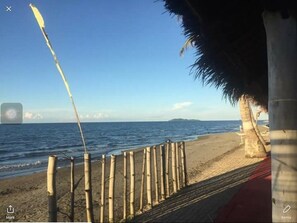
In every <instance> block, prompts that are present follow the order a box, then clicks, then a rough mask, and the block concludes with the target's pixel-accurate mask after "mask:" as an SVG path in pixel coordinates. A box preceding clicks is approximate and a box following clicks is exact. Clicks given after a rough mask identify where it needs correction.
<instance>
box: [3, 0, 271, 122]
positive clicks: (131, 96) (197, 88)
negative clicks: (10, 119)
mask: <svg viewBox="0 0 297 223" xmlns="http://www.w3.org/2000/svg"><path fill="white" fill-rule="evenodd" d="M30 3H33V4H34V5H35V6H36V7H37V8H38V9H39V11H40V13H41V14H42V16H43V18H44V21H45V29H46V32H47V34H48V36H49V38H50V41H51V43H52V46H53V48H54V50H55V52H56V54H57V57H58V60H59V61H60V64H61V67H62V69H63V71H64V73H65V75H66V78H67V80H68V83H69V85H70V89H71V92H72V95H73V98H74V101H75V104H76V107H77V109H78V112H79V115H80V118H81V121H83V122H89V121H90V122H113V121H166V120H169V119H173V118H188V119H200V120H239V119H240V114H239V109H238V107H237V105H236V106H232V105H231V104H230V103H229V102H228V101H226V100H225V99H223V98H222V91H221V90H220V89H215V88H214V87H211V86H203V85H202V83H201V81H200V80H195V79H194V76H193V75H191V74H190V72H191V70H190V66H191V65H192V64H193V63H194V61H195V51H194V49H189V50H187V51H186V53H185V55H184V56H183V57H180V56H179V51H180V49H181V47H182V46H183V44H184V42H185V40H186V37H185V36H184V35H183V31H182V28H181V24H180V22H179V21H178V19H177V18H176V17H174V16H173V15H170V14H169V13H168V12H166V11H165V9H164V6H163V2H162V1H154V0H143V1H139V0H127V1H115V0H109V1H107V0H105V1H102V0H84V1H82V0H63V1H57V0H51V1H46V0H35V1H34V0H32V1H26V0H22V1H20V0H1V1H0V22H1V26H0V38H1V41H0V49H1V54H0V103H5V102H8V103H12V102H19V103H21V104H22V105H23V113H24V122H73V121H74V120H75V116H74V112H73V109H72V105H71V101H70V99H69V97H68V94H67V91H66V89H65V86H64V83H63V81H62V79H61V76H60V74H59V72H58V71H57V69H56V66H55V64H54V60H53V58H52V55H51V54H50V51H49V49H48V48H47V46H46V44H45V40H44V38H43V36H42V34H41V31H40V29H39V27H38V25H37V22H36V20H35V18H34V15H33V13H32V11H31V9H30V8H29V4H30ZM8 8H9V9H8ZM263 117H264V118H266V117H265V116H262V118H263Z"/></svg>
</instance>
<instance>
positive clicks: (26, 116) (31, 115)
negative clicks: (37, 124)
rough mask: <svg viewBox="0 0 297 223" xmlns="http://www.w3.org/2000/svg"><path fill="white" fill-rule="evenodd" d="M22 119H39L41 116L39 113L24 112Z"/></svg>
mask: <svg viewBox="0 0 297 223" xmlns="http://www.w3.org/2000/svg"><path fill="white" fill-rule="evenodd" d="M24 119H27V120H39V119H43V116H42V115H41V114H40V113H33V112H25V114H24Z"/></svg>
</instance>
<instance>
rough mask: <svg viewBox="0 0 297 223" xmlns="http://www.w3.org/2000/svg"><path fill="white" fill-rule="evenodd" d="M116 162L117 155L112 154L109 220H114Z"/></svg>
mask: <svg viewBox="0 0 297 223" xmlns="http://www.w3.org/2000/svg"><path fill="white" fill-rule="evenodd" d="M115 162H116V156H115V155H111V159H110V174H109V195H108V199H109V202H108V212H109V215H108V218H109V222H114V217H113V216H114V213H113V212H114V211H113V209H114V205H113V201H114V182H115V179H114V178H115Z"/></svg>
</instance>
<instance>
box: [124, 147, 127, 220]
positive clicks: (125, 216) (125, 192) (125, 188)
mask: <svg viewBox="0 0 297 223" xmlns="http://www.w3.org/2000/svg"><path fill="white" fill-rule="evenodd" d="M123 199H124V205H123V219H124V220H125V219H127V152H124V195H123Z"/></svg>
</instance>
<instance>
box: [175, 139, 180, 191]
mask: <svg viewBox="0 0 297 223" xmlns="http://www.w3.org/2000/svg"><path fill="white" fill-rule="evenodd" d="M175 154H176V183H177V184H176V185H177V190H180V172H179V170H180V168H179V143H178V142H176V143H175Z"/></svg>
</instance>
